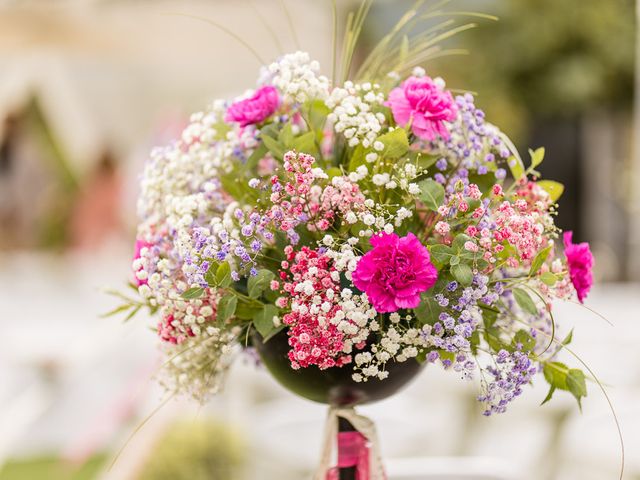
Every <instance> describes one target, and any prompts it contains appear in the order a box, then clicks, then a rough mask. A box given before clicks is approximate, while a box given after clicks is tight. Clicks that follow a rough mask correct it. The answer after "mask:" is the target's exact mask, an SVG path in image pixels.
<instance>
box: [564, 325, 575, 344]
mask: <svg viewBox="0 0 640 480" xmlns="http://www.w3.org/2000/svg"><path fill="white" fill-rule="evenodd" d="M572 340H573V328H572V329H571V331H570V332H569V334H568V335H567V336H566V337H565V338H564V340H562V345H569V344H570V343H571V341H572Z"/></svg>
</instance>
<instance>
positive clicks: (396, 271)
mask: <svg viewBox="0 0 640 480" xmlns="http://www.w3.org/2000/svg"><path fill="white" fill-rule="evenodd" d="M371 245H373V250H371V251H369V252H368V253H366V254H365V255H364V256H363V257H362V258H361V259H360V261H359V262H358V266H357V267H356V270H355V272H353V284H354V285H355V286H356V287H357V288H359V289H360V290H362V291H363V292H365V293H366V294H367V297H368V298H369V301H370V302H371V303H372V305H373V306H374V308H375V309H376V310H377V311H378V312H380V313H385V312H395V311H396V310H399V309H401V308H415V307H417V306H418V305H419V304H420V293H422V292H424V291H426V290H428V289H430V288H431V287H433V285H434V284H435V283H436V280H437V279H438V271H437V270H436V267H434V266H433V264H432V263H431V259H430V257H429V250H427V248H426V247H425V246H424V245H422V244H421V243H420V241H419V240H418V239H417V238H416V236H415V235H413V234H412V233H410V234H408V235H407V236H406V237H402V238H400V237H398V235H396V234H395V233H391V234H387V233H383V234H380V235H376V236H374V237H372V238H371Z"/></svg>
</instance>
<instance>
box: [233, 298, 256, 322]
mask: <svg viewBox="0 0 640 480" xmlns="http://www.w3.org/2000/svg"><path fill="white" fill-rule="evenodd" d="M261 309H262V306H260V305H256V304H255V303H253V302H251V303H249V302H247V301H246V300H243V299H241V298H240V299H239V300H238V306H237V307H236V313H235V316H236V317H238V318H240V319H242V320H252V319H253V316H254V315H255V314H256V313H258V312H259V311H260V310H261Z"/></svg>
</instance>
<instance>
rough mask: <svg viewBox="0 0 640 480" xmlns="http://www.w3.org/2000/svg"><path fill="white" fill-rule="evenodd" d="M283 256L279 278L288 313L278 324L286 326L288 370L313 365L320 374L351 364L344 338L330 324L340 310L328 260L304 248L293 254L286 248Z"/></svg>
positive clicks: (337, 279)
mask: <svg viewBox="0 0 640 480" xmlns="http://www.w3.org/2000/svg"><path fill="white" fill-rule="evenodd" d="M285 254H286V255H287V260H286V261H284V262H282V270H281V272H280V277H281V278H282V280H283V286H282V288H283V290H284V292H286V294H287V297H289V300H288V302H287V303H289V302H290V305H289V306H290V307H291V312H290V313H287V314H285V315H284V316H283V319H282V321H283V323H284V324H286V325H289V328H288V330H287V333H288V335H289V345H290V346H291V350H290V351H289V359H290V360H291V366H292V367H293V368H294V369H298V368H305V367H308V366H310V365H317V366H318V367H319V368H320V369H321V370H324V369H326V368H331V367H336V366H337V367H339V366H342V365H345V364H347V363H349V362H351V356H350V355H346V354H344V353H343V352H342V350H343V347H344V343H343V339H344V334H343V333H342V332H340V331H339V330H338V328H337V326H336V325H335V323H334V322H333V321H332V320H333V319H334V317H335V316H336V313H337V312H339V311H340V310H341V309H340V306H339V304H338V299H339V298H340V277H339V274H338V272H337V271H336V270H335V268H334V267H333V266H332V264H331V263H332V261H331V259H330V258H329V257H328V256H327V255H326V254H323V253H320V252H319V251H317V250H311V249H310V248H308V247H303V248H302V249H301V250H300V251H298V252H294V251H293V248H292V247H291V246H287V247H286V248H285ZM279 306H280V307H283V305H282V303H281V304H280V305H279Z"/></svg>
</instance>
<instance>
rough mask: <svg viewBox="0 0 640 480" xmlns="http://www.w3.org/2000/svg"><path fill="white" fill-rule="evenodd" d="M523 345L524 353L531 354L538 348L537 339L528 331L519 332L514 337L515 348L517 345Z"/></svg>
mask: <svg viewBox="0 0 640 480" xmlns="http://www.w3.org/2000/svg"><path fill="white" fill-rule="evenodd" d="M518 343H519V344H521V345H522V349H523V350H524V351H527V352H530V351H531V350H533V347H535V346H536V341H535V339H534V338H533V337H532V336H531V335H530V334H529V332H527V331H526V330H518V331H517V332H516V334H515V335H514V337H513V342H511V344H512V345H513V346H514V347H515V346H516V345H517V344H518Z"/></svg>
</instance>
